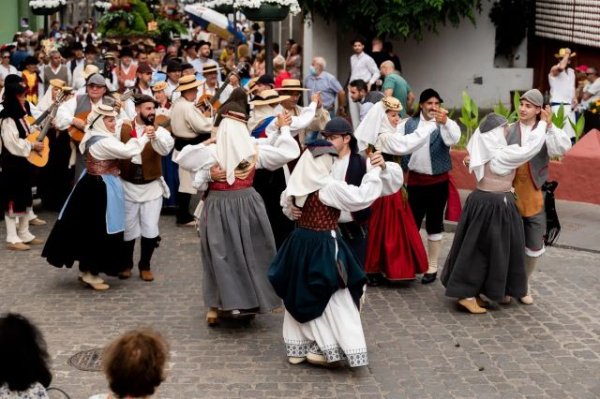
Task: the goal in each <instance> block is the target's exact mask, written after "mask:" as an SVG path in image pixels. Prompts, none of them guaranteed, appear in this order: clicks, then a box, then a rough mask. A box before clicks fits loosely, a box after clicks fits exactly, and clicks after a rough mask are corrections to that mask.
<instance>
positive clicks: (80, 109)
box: [55, 73, 107, 180]
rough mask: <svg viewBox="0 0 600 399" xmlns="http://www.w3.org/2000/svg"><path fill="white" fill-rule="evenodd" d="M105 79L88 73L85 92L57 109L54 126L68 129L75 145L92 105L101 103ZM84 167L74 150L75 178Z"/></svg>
mask: <svg viewBox="0 0 600 399" xmlns="http://www.w3.org/2000/svg"><path fill="white" fill-rule="evenodd" d="M106 92H107V87H106V80H105V79H104V77H103V76H102V75H100V74H97V73H95V74H93V75H90V76H89V77H88V79H87V81H86V90H85V94H83V95H78V96H74V97H73V98H71V99H70V100H69V101H67V102H65V103H64V104H62V105H61V106H60V108H59V109H58V113H57V114H56V122H55V125H56V128H57V129H58V130H66V129H69V134H70V135H71V138H72V139H73V141H74V142H75V145H77V144H78V143H79V141H81V138H82V137H83V131H84V128H85V125H86V123H87V116H88V115H89V114H90V112H91V111H92V109H93V107H96V106H98V105H100V104H102V98H103V97H104V96H105V95H106ZM83 169H84V160H83V156H82V154H81V153H80V152H79V151H76V162H75V180H77V179H78V178H79V176H81V172H82V171H83Z"/></svg>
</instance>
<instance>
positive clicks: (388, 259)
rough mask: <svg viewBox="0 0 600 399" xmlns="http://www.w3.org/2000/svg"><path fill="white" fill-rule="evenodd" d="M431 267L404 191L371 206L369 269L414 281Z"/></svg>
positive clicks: (383, 198)
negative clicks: (417, 275) (416, 276)
mask: <svg viewBox="0 0 600 399" xmlns="http://www.w3.org/2000/svg"><path fill="white" fill-rule="evenodd" d="M427 268H428V264H427V252H425V247H424V246H423V241H422V240H421V235H420V234H419V229H417V226H416V224H415V220H414V218H413V215H412V212H411V210H410V206H409V205H408V201H407V200H406V199H405V198H404V196H403V194H402V191H398V192H397V193H395V194H392V195H388V196H385V197H382V198H379V199H377V200H376V201H375V202H374V203H373V205H372V206H371V218H370V220H369V234H368V238H367V259H366V262H365V271H366V272H367V273H382V274H383V275H384V276H385V277H386V278H387V279H388V280H412V279H414V278H415V275H416V274H419V273H425V272H427Z"/></svg>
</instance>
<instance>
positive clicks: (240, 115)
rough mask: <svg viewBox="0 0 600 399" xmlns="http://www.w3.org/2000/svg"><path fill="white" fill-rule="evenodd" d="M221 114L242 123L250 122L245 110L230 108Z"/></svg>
mask: <svg viewBox="0 0 600 399" xmlns="http://www.w3.org/2000/svg"><path fill="white" fill-rule="evenodd" d="M221 115H222V116H223V118H229V119H233V120H236V121H238V122H242V123H246V122H248V116H247V115H246V113H245V112H237V111H233V110H228V111H225V112H223V113H222V114H221Z"/></svg>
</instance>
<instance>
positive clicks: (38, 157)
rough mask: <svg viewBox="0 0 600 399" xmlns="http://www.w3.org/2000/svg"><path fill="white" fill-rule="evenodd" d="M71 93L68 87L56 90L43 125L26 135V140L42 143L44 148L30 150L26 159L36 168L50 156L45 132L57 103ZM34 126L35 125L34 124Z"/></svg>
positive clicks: (44, 163)
mask: <svg viewBox="0 0 600 399" xmlns="http://www.w3.org/2000/svg"><path fill="white" fill-rule="evenodd" d="M70 93H71V88H70V87H64V88H63V89H62V90H61V91H59V92H58V94H57V96H56V101H55V102H54V103H53V104H52V105H51V106H50V107H49V108H48V114H47V116H49V117H48V118H45V120H44V127H43V128H42V130H41V131H40V130H35V131H34V132H33V133H31V134H29V135H28V136H27V137H26V140H27V141H29V142H30V143H32V144H33V143H40V142H41V143H44V149H43V150H42V151H41V152H37V151H31V152H30V153H29V156H28V157H27V160H28V161H29V162H30V163H32V164H33V165H35V166H37V167H38V168H42V167H44V166H46V164H47V163H48V158H49V157H50V145H49V140H48V137H46V134H47V133H48V130H49V129H50V125H52V121H53V120H54V117H55V116H56V112H57V111H58V107H59V105H60V104H61V103H62V102H63V101H64V100H65V99H66V98H67V97H68V96H69V94H70ZM34 126H35V125H34Z"/></svg>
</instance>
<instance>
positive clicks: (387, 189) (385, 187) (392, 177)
mask: <svg viewBox="0 0 600 399" xmlns="http://www.w3.org/2000/svg"><path fill="white" fill-rule="evenodd" d="M366 162H367V172H369V171H370V170H371V169H373V166H372V165H371V161H370V160H369V159H366ZM349 163H350V154H347V155H346V156H345V157H343V158H336V159H335V161H334V162H333V167H332V168H331V175H332V176H333V178H334V179H336V180H339V181H343V182H345V181H346V174H347V173H348V165H349ZM385 164H386V168H385V170H383V171H381V174H380V175H379V177H380V179H381V183H382V190H381V196H386V195H391V194H394V193H395V192H397V191H398V190H400V188H401V187H402V183H403V181H404V175H403V173H402V168H401V167H400V165H398V164H397V163H395V162H386V163H385ZM351 221H352V214H351V213H350V212H348V211H346V210H342V211H341V214H340V218H339V220H338V222H339V223H348V222H351Z"/></svg>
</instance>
